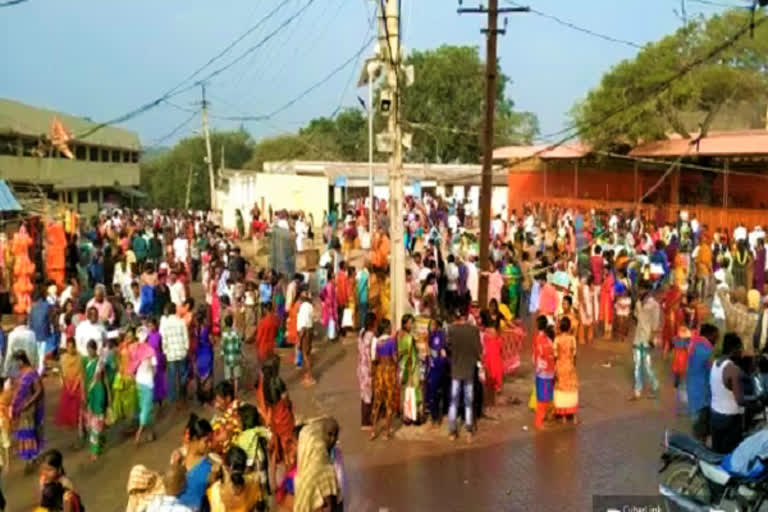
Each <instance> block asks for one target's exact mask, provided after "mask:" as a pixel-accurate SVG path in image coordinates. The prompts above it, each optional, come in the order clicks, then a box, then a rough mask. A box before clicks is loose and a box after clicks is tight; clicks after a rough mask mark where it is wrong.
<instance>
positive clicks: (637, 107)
mask: <svg viewBox="0 0 768 512" xmlns="http://www.w3.org/2000/svg"><path fill="white" fill-rule="evenodd" d="M750 16H751V13H749V12H747V11H745V10H743V9H742V10H731V11H727V12H725V13H723V14H721V15H716V16H713V17H711V18H709V19H705V18H698V19H695V20H692V21H690V22H689V23H687V24H686V25H685V26H683V27H681V28H680V29H678V30H677V31H676V32H675V33H674V34H671V35H668V36H665V37H664V38H662V39H661V40H659V41H657V42H654V43H649V44H648V45H646V46H645V47H644V48H643V49H641V50H640V51H639V52H638V54H637V55H636V56H635V57H634V58H632V59H628V60H624V61H622V62H620V63H619V64H617V65H616V66H614V67H613V68H612V69H611V70H610V71H608V72H607V73H606V74H605V75H604V76H603V78H602V80H601V82H600V85H599V86H598V87H597V88H595V89H593V90H591V91H590V92H589V93H588V94H587V97H586V98H585V99H584V100H583V101H581V102H579V103H577V104H576V105H575V106H574V108H573V110H572V112H571V117H572V118H573V121H574V124H575V126H576V127H577V128H578V131H579V134H580V136H581V138H582V139H583V140H586V141H588V142H590V143H591V144H592V145H593V146H594V147H596V148H603V149H608V148H612V147H617V146H622V145H635V144H637V143H638V142H642V141H649V140H659V139H663V138H665V137H667V136H668V135H669V134H670V133H675V134H678V135H680V136H681V137H683V138H690V137H691V133H692V132H701V133H703V134H706V132H707V131H708V130H709V129H710V127H711V124H712V122H713V121H714V120H715V118H716V117H717V116H718V114H720V113H721V112H723V111H724V110H725V109H727V108H728V107H730V106H734V105H738V104H743V103H745V102H746V103H756V102H762V101H764V100H765V98H766V92H765V91H766V85H768V28H766V27H765V26H762V25H761V26H758V27H757V28H756V29H755V31H754V37H750V35H749V34H746V35H744V36H742V37H741V38H740V39H738V40H737V41H736V42H735V44H733V45H731V46H728V47H727V48H726V49H724V51H721V52H717V55H716V56H714V57H713V58H711V59H708V60H706V62H704V63H702V64H700V65H695V66H693V63H695V62H697V61H699V60H701V59H704V58H705V57H706V56H708V55H711V54H712V53H715V51H716V49H717V48H718V47H719V46H721V45H723V43H724V42H725V41H727V40H729V39H732V38H733V36H734V34H736V32H737V31H739V30H740V29H743V28H744V27H745V26H747V25H748V24H749V23H750ZM755 16H756V20H760V19H761V18H762V16H764V15H763V14H762V13H756V15H755ZM689 66H693V67H692V68H691V71H690V72H689V73H687V74H686V75H685V76H683V77H682V78H680V79H677V80H674V81H672V82H671V86H670V87H668V88H667V89H666V90H664V91H663V92H660V93H659V90H660V87H661V84H664V83H666V82H668V81H670V79H671V77H673V76H675V75H676V74H678V73H679V72H680V70H682V69H685V68H687V67H689ZM657 93H658V94H657ZM615 112H619V113H617V114H615V115H613V114H614V113H615ZM692 118H693V119H692Z"/></svg>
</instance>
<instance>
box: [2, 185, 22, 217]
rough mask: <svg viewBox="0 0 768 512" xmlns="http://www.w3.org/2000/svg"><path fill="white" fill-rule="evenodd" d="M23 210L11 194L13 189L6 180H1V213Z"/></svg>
mask: <svg viewBox="0 0 768 512" xmlns="http://www.w3.org/2000/svg"><path fill="white" fill-rule="evenodd" d="M22 209H23V208H22V207H21V205H20V204H19V202H18V201H17V200H16V197H14V195H13V192H11V187H9V186H8V183H6V182H5V180H0V211H2V212H20V211H21V210H22Z"/></svg>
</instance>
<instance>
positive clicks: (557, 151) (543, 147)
mask: <svg viewBox="0 0 768 512" xmlns="http://www.w3.org/2000/svg"><path fill="white" fill-rule="evenodd" d="M550 147H551V146H550V145H548V144H538V145H534V146H504V147H501V148H496V149H494V150H493V159H494V160H514V159H519V158H532V157H534V156H536V157H538V158H541V159H547V158H551V159H556V158H581V157H583V156H586V155H587V154H589V152H590V151H591V148H590V147H589V146H586V145H584V144H563V145H560V146H555V147H553V148H551V149H550Z"/></svg>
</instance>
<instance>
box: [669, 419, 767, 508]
mask: <svg viewBox="0 0 768 512" xmlns="http://www.w3.org/2000/svg"><path fill="white" fill-rule="evenodd" d="M725 458H726V456H725V455H722V454H719V453H715V452H713V451H712V450H710V449H709V448H708V447H707V446H706V445H704V444H702V443H700V442H699V441H697V440H695V439H693V438H692V437H690V436H688V435H686V434H682V433H678V432H670V431H666V432H665V434H664V452H663V453H662V455H661V467H660V469H659V473H660V474H661V475H662V478H661V480H662V483H660V484H659V493H660V494H661V496H662V497H663V499H664V503H665V505H666V509H667V510H668V511H686V512H714V511H722V512H768V469H764V468H768V464H765V465H764V466H760V471H759V472H758V473H757V474H750V475H749V476H743V475H736V474H733V473H730V472H729V471H727V470H726V469H725V468H724V467H723V461H724V460H725Z"/></svg>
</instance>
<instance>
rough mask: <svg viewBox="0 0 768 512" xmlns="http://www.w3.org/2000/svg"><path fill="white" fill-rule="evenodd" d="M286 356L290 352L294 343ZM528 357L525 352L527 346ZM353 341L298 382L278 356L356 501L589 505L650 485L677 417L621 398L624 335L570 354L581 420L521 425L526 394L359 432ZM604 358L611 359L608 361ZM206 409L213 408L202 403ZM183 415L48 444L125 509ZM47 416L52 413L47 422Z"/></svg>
mask: <svg viewBox="0 0 768 512" xmlns="http://www.w3.org/2000/svg"><path fill="white" fill-rule="evenodd" d="M283 356H284V357H285V358H286V359H289V358H290V353H289V352H287V351H286V352H285V353H284V354H283ZM524 360H525V358H524ZM355 365H356V344H355V343H354V342H352V343H347V344H343V343H336V344H333V345H329V344H319V349H318V364H317V369H318V371H319V372H320V375H319V378H318V380H319V383H318V385H317V386H316V387H315V388H314V389H312V390H310V391H307V390H304V389H303V388H302V387H301V386H297V385H296V384H297V381H298V375H297V374H296V373H295V370H293V369H292V367H291V366H290V365H288V364H284V375H285V377H286V380H287V382H288V384H289V388H290V389H291V393H292V398H293V400H294V404H295V409H296V411H297V412H298V413H299V415H300V416H303V417H304V418H308V417H312V416H316V415H319V414H324V413H330V414H334V415H335V416H336V417H337V418H338V419H339V421H340V423H341V426H342V432H341V442H342V447H343V450H344V454H345V466H346V474H347V481H346V504H347V510H349V511H353V512H368V511H372V512H378V511H379V510H380V508H382V507H385V508H388V509H389V511H390V512H406V511H424V510H445V511H478V512H480V511H508V510H509V511H517V510H536V511H548V510H553V511H554V510H557V511H561V510H563V511H571V510H573V511H585V510H591V500H592V495H593V494H595V493H605V494H653V493H654V491H655V483H656V481H655V470H656V463H657V458H658V453H659V442H660V439H661V436H662V433H663V430H664V428H665V426H666V425H668V424H672V423H675V422H676V421H677V420H676V419H675V418H674V417H673V416H672V415H671V413H670V412H669V408H668V400H665V399H662V400H661V401H653V400H647V401H642V402H640V403H634V404H629V403H628V402H627V401H626V397H627V396H628V394H629V391H630V390H629V382H630V367H629V358H628V349H627V347H626V346H623V345H620V344H614V343H603V344H601V345H599V346H598V347H597V348H593V347H590V348H587V349H584V350H582V352H581V355H580V357H579V361H578V367H579V373H580V379H581V382H582V388H581V403H582V411H581V412H582V419H583V424H582V425H579V426H576V427H573V426H566V427H562V428H559V429H557V430H555V431H552V432H546V433H535V432H532V431H531V430H525V429H524V427H525V426H527V425H529V424H530V422H531V420H532V417H531V414H530V413H529V412H528V411H527V410H526V408H525V406H524V405H506V406H503V407H500V408H498V409H497V410H495V411H494V412H493V414H494V415H496V416H498V419H497V421H483V422H482V423H481V424H480V430H479V433H478V435H477V437H476V438H475V440H474V442H473V443H472V444H468V443H466V442H465V441H462V440H460V441H458V442H456V443H452V442H450V441H449V440H448V438H447V433H446V432H445V431H430V430H429V429H427V428H424V427H419V428H404V429H401V430H400V431H399V432H398V433H397V436H396V437H397V438H396V439H395V440H393V441H383V440H382V441H375V442H370V441H368V440H367V438H366V436H365V435H364V433H362V432H361V431H360V429H359V393H358V389H357V382H356V378H355ZM607 366H609V367H607ZM529 386H530V376H529V375H527V374H526V370H525V369H524V371H523V374H522V375H520V376H518V378H515V379H512V380H511V381H509V382H507V384H506V386H505V394H506V395H507V396H508V397H517V398H520V399H521V400H522V401H523V402H525V401H526V400H527V391H528V390H530V387H529ZM46 387H47V392H48V394H47V403H48V408H47V412H48V414H49V416H50V415H52V414H53V411H54V410H55V400H56V397H57V396H58V390H57V386H56V383H55V382H48V383H47V384H46ZM198 412H201V413H202V414H205V415H208V416H210V415H211V414H212V411H209V410H208V411H205V410H203V411H198ZM185 420H186V416H185V415H173V414H170V413H169V414H167V415H166V416H164V417H163V418H161V419H160V421H159V424H158V433H159V435H160V438H159V440H158V441H156V442H155V443H152V444H150V445H144V446H141V447H139V448H135V447H134V446H133V445H132V444H131V443H129V442H127V441H125V440H123V439H122V438H121V436H120V435H119V433H117V432H115V433H112V435H111V438H110V442H109V445H108V447H107V450H106V453H105V455H104V456H103V457H102V459H101V460H99V461H98V462H96V463H93V464H91V463H89V462H88V461H87V454H86V453H85V452H84V451H80V452H73V451H71V450H70V449H69V448H68V445H69V444H70V443H71V442H72V436H71V434H68V433H65V432H61V431H58V430H57V429H55V428H53V429H49V440H50V443H49V444H50V445H51V446H55V447H58V448H62V449H63V451H64V452H65V458H66V461H65V465H66V467H67V471H68V472H69V474H70V476H71V478H72V479H73V480H74V481H75V483H76V485H77V486H78V487H79V489H80V490H81V492H82V494H83V497H84V500H85V503H86V505H87V506H88V508H89V510H96V511H99V512H113V511H115V512H117V511H120V510H124V500H125V499H126V498H125V483H126V480H127V476H128V471H129V470H130V468H131V467H132V466H133V465H134V464H145V465H147V466H148V467H151V468H155V469H162V468H163V467H164V466H165V464H167V461H168V456H169V454H170V452H171V450H172V449H173V448H175V447H176V446H177V444H178V442H179V440H180V437H181V432H182V429H183V424H184V422H185ZM48 424H49V425H50V424H51V423H50V422H48ZM4 488H5V490H6V491H7V492H6V496H7V498H8V501H9V504H10V507H9V509H8V510H10V511H12V512H15V511H26V510H30V509H31V506H32V505H33V503H34V499H35V496H36V485H35V478H33V477H32V476H25V475H23V474H22V473H21V471H20V468H19V467H18V465H17V466H16V467H15V468H13V469H12V471H11V474H10V475H9V476H8V478H7V479H6V481H5V483H4Z"/></svg>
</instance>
